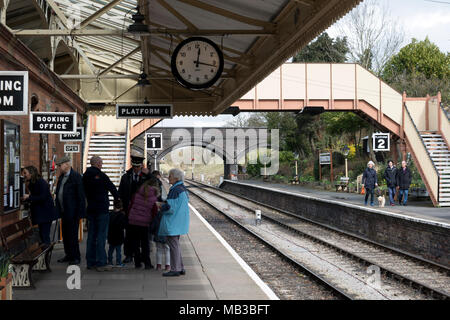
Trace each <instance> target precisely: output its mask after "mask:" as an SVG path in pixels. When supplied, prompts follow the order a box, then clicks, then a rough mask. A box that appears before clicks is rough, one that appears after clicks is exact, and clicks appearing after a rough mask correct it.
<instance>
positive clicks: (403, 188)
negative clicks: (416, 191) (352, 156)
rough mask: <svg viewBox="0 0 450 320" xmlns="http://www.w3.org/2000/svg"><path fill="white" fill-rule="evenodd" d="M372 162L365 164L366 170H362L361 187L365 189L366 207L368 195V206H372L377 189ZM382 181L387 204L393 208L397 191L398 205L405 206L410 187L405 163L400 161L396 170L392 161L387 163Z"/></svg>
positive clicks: (408, 171) (409, 178)
mask: <svg viewBox="0 0 450 320" xmlns="http://www.w3.org/2000/svg"><path fill="white" fill-rule="evenodd" d="M374 165H375V164H374V163H373V161H369V162H368V163H367V168H366V169H365V170H364V173H363V177H362V186H363V187H364V188H365V194H366V195H365V198H364V204H365V205H367V200H368V199H369V195H370V205H371V206H373V205H374V203H373V197H374V191H375V188H377V187H378V177H377V172H376V170H375V169H374ZM384 179H385V180H386V184H387V187H388V193H389V202H390V205H391V206H395V201H394V197H395V194H396V193H397V189H398V191H399V195H398V203H399V205H403V206H406V205H407V201H408V190H409V187H410V185H411V180H412V174H411V170H409V168H408V166H407V164H406V161H402V167H401V168H400V169H397V168H396V167H395V165H394V162H393V161H392V160H389V161H388V166H387V168H386V170H385V171H384Z"/></svg>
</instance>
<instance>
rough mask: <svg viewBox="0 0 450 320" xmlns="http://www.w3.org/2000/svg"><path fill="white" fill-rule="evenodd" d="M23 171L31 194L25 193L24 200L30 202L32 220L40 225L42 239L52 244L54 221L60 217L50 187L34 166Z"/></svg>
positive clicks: (47, 243)
mask: <svg viewBox="0 0 450 320" xmlns="http://www.w3.org/2000/svg"><path fill="white" fill-rule="evenodd" d="M23 173H24V177H25V180H26V181H27V182H28V183H29V184H28V190H29V191H30V194H24V196H23V198H22V200H24V201H27V202H29V203H30V212H31V221H32V222H33V224H37V225H38V226H39V235H40V237H41V241H42V242H43V243H45V244H46V245H50V243H51V240H50V229H51V226H52V222H53V221H54V220H56V219H58V213H57V212H56V208H55V203H54V202H53V198H52V195H51V194H50V188H49V186H48V183H47V182H46V181H45V180H44V179H43V178H42V177H41V175H40V174H39V173H38V171H37V169H36V168H35V167H34V166H28V167H26V168H24V169H23Z"/></svg>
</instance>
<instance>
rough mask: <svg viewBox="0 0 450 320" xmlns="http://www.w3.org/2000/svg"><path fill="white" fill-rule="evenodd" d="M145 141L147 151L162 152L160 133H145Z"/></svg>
mask: <svg viewBox="0 0 450 320" xmlns="http://www.w3.org/2000/svg"><path fill="white" fill-rule="evenodd" d="M145 138H146V139H145V141H146V146H147V150H148V151H154V150H162V149H163V143H162V133H147V134H146V135H145Z"/></svg>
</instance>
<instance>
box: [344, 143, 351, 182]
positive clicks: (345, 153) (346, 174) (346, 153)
mask: <svg viewBox="0 0 450 320" xmlns="http://www.w3.org/2000/svg"><path fill="white" fill-rule="evenodd" d="M349 153H350V148H349V147H348V146H347V145H345V146H344V147H343V148H342V154H343V155H344V157H345V177H346V178H348V166H347V157H348V154H349Z"/></svg>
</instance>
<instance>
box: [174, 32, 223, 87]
mask: <svg viewBox="0 0 450 320" xmlns="http://www.w3.org/2000/svg"><path fill="white" fill-rule="evenodd" d="M222 71H223V54H222V51H221V50H220V49H219V47H218V46H217V45H216V44H215V43H214V42H212V41H211V40H209V39H207V38H202V37H193V38H188V39H186V40H184V41H183V42H181V43H180V44H179V45H178V46H177V48H176V49H175V51H174V53H173V55H172V73H173V75H174V76H175V77H176V79H177V80H178V81H179V82H180V83H181V84H182V85H184V86H185V87H188V88H190V89H204V88H208V87H210V86H212V85H213V84H214V83H215V82H216V81H217V80H218V79H219V78H220V75H221V74H222Z"/></svg>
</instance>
